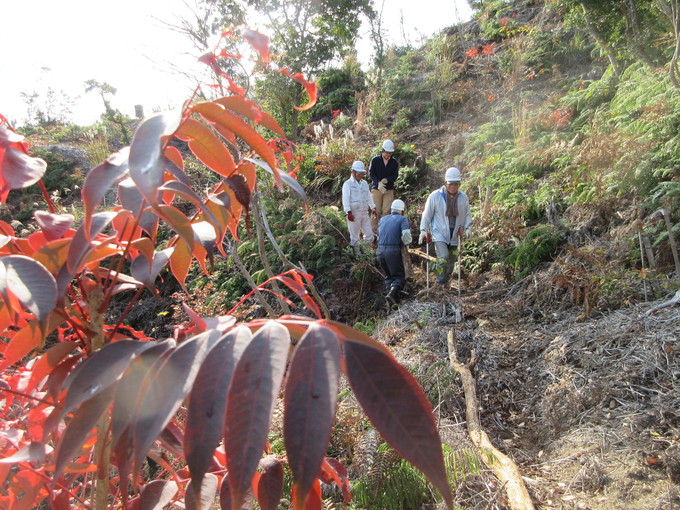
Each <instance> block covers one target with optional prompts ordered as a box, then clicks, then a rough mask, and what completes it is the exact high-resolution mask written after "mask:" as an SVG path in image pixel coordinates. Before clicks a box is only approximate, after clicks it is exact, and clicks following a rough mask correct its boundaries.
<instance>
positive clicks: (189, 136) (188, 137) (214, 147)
mask: <svg viewBox="0 0 680 510" xmlns="http://www.w3.org/2000/svg"><path fill="white" fill-rule="evenodd" d="M175 136H177V138H179V139H180V140H184V141H187V142H189V148H190V149H191V152H193V153H194V154H195V155H196V157H197V158H198V159H199V160H200V161H201V162H202V163H203V164H204V165H205V166H207V167H208V168H210V169H211V170H213V171H214V172H216V173H218V174H220V175H222V176H224V177H228V176H229V175H231V174H232V173H234V169H235V168H236V164H235V163H234V158H233V157H232V155H231V152H229V149H227V148H226V147H225V145H224V144H223V143H222V142H221V141H220V140H219V138H217V136H215V134H214V133H213V132H212V130H211V129H210V128H208V127H207V126H206V125H205V124H203V123H201V122H199V121H197V120H195V119H191V118H189V119H186V120H185V121H184V122H183V123H182V125H181V126H180V128H179V129H178V130H177V132H176V133H175Z"/></svg>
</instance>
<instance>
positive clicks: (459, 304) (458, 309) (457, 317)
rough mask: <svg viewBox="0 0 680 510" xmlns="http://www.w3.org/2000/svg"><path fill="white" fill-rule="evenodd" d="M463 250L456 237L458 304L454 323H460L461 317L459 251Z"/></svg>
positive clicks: (461, 243) (460, 242)
mask: <svg viewBox="0 0 680 510" xmlns="http://www.w3.org/2000/svg"><path fill="white" fill-rule="evenodd" d="M462 248H463V242H462V239H461V237H460V234H459V235H458V303H457V304H456V322H460V321H461V320H462V317H463V303H462V302H461V300H460V251H461V249H462Z"/></svg>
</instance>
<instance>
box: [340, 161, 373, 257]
mask: <svg viewBox="0 0 680 510" xmlns="http://www.w3.org/2000/svg"><path fill="white" fill-rule="evenodd" d="M365 174H366V167H365V166H364V163H363V162H362V161H355V162H354V163H352V176H351V177H350V178H349V179H347V180H346V181H345V182H344V183H343V185H342V208H343V210H344V211H345V215H346V217H347V228H348V230H349V245H350V246H351V247H352V250H353V251H354V254H355V255H360V254H361V248H360V247H359V245H358V244H357V243H358V242H359V236H360V234H361V233H362V232H363V234H364V241H366V242H368V243H372V242H373V239H374V236H373V227H372V226H371V217H370V216H369V214H373V216H375V214H376V212H375V203H374V202H373V197H372V196H371V192H370V190H369V189H368V183H367V182H366V181H364V175H365Z"/></svg>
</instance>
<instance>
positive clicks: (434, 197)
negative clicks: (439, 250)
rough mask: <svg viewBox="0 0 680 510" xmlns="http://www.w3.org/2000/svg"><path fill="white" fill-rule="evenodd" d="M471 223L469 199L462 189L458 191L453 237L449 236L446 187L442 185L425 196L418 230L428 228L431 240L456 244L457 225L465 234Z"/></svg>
mask: <svg viewBox="0 0 680 510" xmlns="http://www.w3.org/2000/svg"><path fill="white" fill-rule="evenodd" d="M471 224H472V215H471V214H470V200H469V199H468V196H467V195H466V194H465V193H463V192H462V191H458V216H457V217H456V226H455V228H454V229H453V238H451V231H450V229H449V219H448V217H447V216H446V187H445V186H442V187H441V188H440V189H438V190H436V191H433V192H432V193H430V196H429V197H427V201H426V202H425V210H424V211H423V216H422V217H421V219H420V230H421V231H425V232H426V231H428V230H429V231H430V233H431V234H432V240H433V241H435V242H437V241H438V242H444V243H446V244H448V245H454V246H457V245H458V239H457V238H456V232H457V231H458V227H459V226H461V225H462V226H463V232H465V233H466V235H467V231H468V229H469V228H470V225H471Z"/></svg>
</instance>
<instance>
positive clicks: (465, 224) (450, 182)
mask: <svg viewBox="0 0 680 510" xmlns="http://www.w3.org/2000/svg"><path fill="white" fill-rule="evenodd" d="M460 180H461V177H460V170H458V169H457V168H449V169H448V170H447V171H446V174H445V175H444V181H445V182H444V186H442V187H441V188H440V189H438V190H436V191H433V192H432V193H430V196H429V197H427V202H425V210H424V211H423V216H422V218H421V219H420V237H419V238H418V244H423V242H425V241H427V242H428V243H429V242H430V240H432V241H433V242H434V249H435V253H436V255H437V271H436V274H437V277H436V279H437V283H438V284H440V285H443V286H446V284H447V283H448V281H449V277H450V276H451V271H452V270H453V266H454V263H455V259H456V255H457V250H458V243H459V241H460V240H461V239H462V238H463V236H469V235H470V225H471V224H472V215H471V214H470V201H469V199H468V197H467V195H466V194H465V193H463V192H462V191H460V189H459V188H460Z"/></svg>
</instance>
